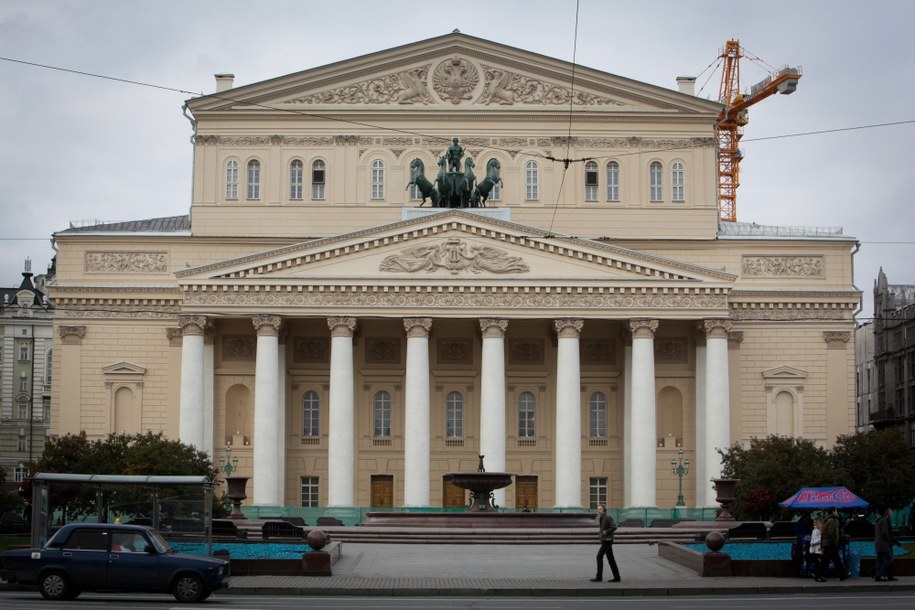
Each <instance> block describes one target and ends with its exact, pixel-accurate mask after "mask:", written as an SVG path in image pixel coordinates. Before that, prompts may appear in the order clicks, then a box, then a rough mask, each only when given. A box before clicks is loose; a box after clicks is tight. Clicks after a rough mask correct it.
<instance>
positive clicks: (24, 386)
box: [19, 377, 29, 392]
mask: <svg viewBox="0 0 915 610" xmlns="http://www.w3.org/2000/svg"><path fill="white" fill-rule="evenodd" d="M19 391H20V392H28V391H29V378H28V377H20V378H19Z"/></svg>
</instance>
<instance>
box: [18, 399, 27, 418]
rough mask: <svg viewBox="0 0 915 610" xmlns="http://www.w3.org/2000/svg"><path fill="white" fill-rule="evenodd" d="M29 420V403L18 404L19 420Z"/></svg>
mask: <svg viewBox="0 0 915 610" xmlns="http://www.w3.org/2000/svg"><path fill="white" fill-rule="evenodd" d="M28 418H29V403H27V402H20V403H19V419H28Z"/></svg>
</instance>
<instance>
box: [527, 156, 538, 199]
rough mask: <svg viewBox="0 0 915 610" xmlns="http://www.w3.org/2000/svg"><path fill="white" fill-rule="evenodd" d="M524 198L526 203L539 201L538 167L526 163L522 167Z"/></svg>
mask: <svg viewBox="0 0 915 610" xmlns="http://www.w3.org/2000/svg"><path fill="white" fill-rule="evenodd" d="M524 198H525V199H526V200H527V201H537V200H538V199H540V166H539V165H537V162H536V161H528V162H527V164H526V165H525V166H524Z"/></svg>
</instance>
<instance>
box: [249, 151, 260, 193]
mask: <svg viewBox="0 0 915 610" xmlns="http://www.w3.org/2000/svg"><path fill="white" fill-rule="evenodd" d="M260 198H261V162H260V161H258V160H257V159H252V160H251V161H248V199H260Z"/></svg>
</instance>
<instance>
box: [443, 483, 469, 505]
mask: <svg viewBox="0 0 915 610" xmlns="http://www.w3.org/2000/svg"><path fill="white" fill-rule="evenodd" d="M466 496H467V494H466V493H465V492H464V490H463V489H461V488H460V487H458V486H457V485H455V484H454V483H452V482H451V481H449V480H448V478H447V477H445V479H444V480H443V481H442V508H464V507H465V506H467V497H466Z"/></svg>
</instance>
